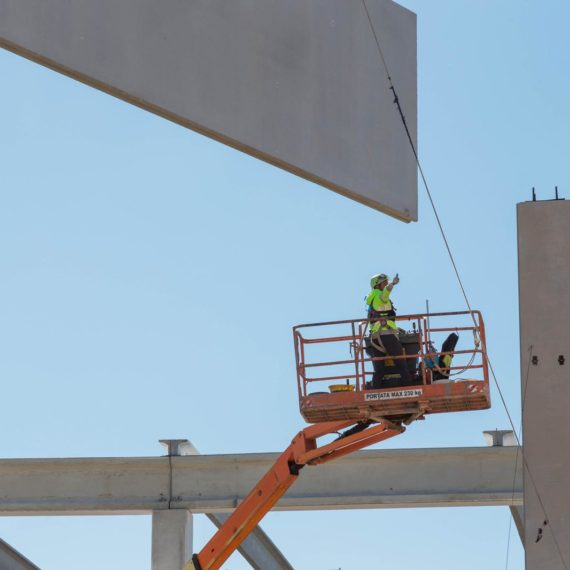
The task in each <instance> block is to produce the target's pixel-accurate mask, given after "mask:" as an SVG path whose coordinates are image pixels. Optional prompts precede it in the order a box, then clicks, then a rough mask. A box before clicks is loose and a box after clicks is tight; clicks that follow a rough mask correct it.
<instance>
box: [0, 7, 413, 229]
mask: <svg viewBox="0 0 570 570" xmlns="http://www.w3.org/2000/svg"><path fill="white" fill-rule="evenodd" d="M367 3H368V8H369V11H370V14H371V18H372V20H373V23H374V26H375V29H376V31H377V35H378V36H379V39H380V42H381V45H382V49H383V51H384V54H385V58H386V61H387V63H388V65H389V67H390V72H391V75H392V79H393V81H394V83H395V85H396V88H397V90H398V95H399V97H400V100H401V103H402V106H403V108H404V113H405V115H406V120H407V123H408V126H409V128H410V131H411V133H412V137H413V138H414V140H415V141H416V144H417V77H416V75H417V73H416V16H415V14H414V13H412V12H410V11H409V10H407V9H405V8H403V7H401V6H400V5H398V4H396V3H394V2H392V1H391V0H367ZM0 47H4V48H6V49H8V50H11V51H13V52H15V53H17V54H19V55H22V56H24V57H27V58H29V59H32V60H33V61H36V62H38V63H41V64H42V65H46V66H48V67H50V68H52V69H54V70H56V71H58V72H61V73H64V74H66V75H68V76H70V77H72V78H74V79H77V80H79V81H82V82H84V83H86V84H88V85H91V86H93V87H96V88H97V89H101V90H102V91H105V92H107V93H110V94H111V95H114V96H116V97H119V98H121V99H124V100H125V101H128V102H129V103H133V104H135V105H138V106H140V107H142V108H144V109H147V110H148V111H151V112H153V113H156V114H158V115H161V116H163V117H166V118H167V119H170V120H172V121H175V122H176V123H179V124H181V125H183V126H185V127H188V128H190V129H193V130H195V131H198V132H200V133H202V134H205V135H207V136H209V137H212V138H214V139H216V140H218V141H221V142H223V143H225V144H228V145H230V146H232V147H235V148H237V149H239V150H241V151H243V152H246V153H248V154H251V155H253V156H255V157H257V158H260V159H262V160H265V161H267V162H270V163H272V164H274V165H276V166H279V167H281V168H284V169H285V170H288V171H290V172H293V173H294V174H296V175H298V176H302V177H304V178H307V179H309V180H312V181H313V182H316V183H317V184H321V185H322V186H325V187H327V188H330V189H331V190H334V191H335V192H338V193H340V194H343V195H344V196H347V197H349V198H352V199H354V200H357V201H359V202H361V203H363V204H366V205H368V206H370V207H373V208H377V209H378V210H381V211H383V212H386V213H388V214H390V215H392V216H395V217H397V218H399V219H402V220H406V221H410V220H416V219H417V170H416V164H415V160H414V157H413V155H412V152H411V149H410V147H409V143H408V141H407V138H406V135H405V133H404V129H403V127H402V124H401V120H400V118H399V116H398V113H397V111H396V108H395V105H394V104H393V94H392V92H391V91H390V90H389V85H388V81H387V78H386V74H385V71H384V69H383V67H382V63H381V60H380V57H379V54H378V51H377V47H376V44H375V41H374V37H373V35H372V32H371V30H370V27H369V23H368V20H367V17H366V12H365V11H364V8H363V5H362V2H361V0H328V1H327V2H323V1H322V0H287V2H283V1H282V0H234V1H232V2H227V1H224V0H162V1H161V2H156V0H121V2H117V1H116V0H97V1H96V2H94V1H93V0H74V1H73V2H69V0H42V1H41V2H39V1H38V0H0Z"/></svg>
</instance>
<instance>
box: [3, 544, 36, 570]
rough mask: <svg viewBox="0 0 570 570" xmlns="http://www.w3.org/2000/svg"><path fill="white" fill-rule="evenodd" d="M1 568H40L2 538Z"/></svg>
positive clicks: (19, 569) (4, 569)
mask: <svg viewBox="0 0 570 570" xmlns="http://www.w3.org/2000/svg"><path fill="white" fill-rule="evenodd" d="M0 568H1V569H2V570H40V569H39V568H38V567H37V566H36V565H35V564H32V563H31V562H30V561H29V560H28V559H27V558H26V557H25V556H22V555H21V554H20V553H19V552H18V551H17V550H15V549H14V548H12V547H11V546H10V545H9V544H8V543H7V542H4V541H3V540H1V539H0Z"/></svg>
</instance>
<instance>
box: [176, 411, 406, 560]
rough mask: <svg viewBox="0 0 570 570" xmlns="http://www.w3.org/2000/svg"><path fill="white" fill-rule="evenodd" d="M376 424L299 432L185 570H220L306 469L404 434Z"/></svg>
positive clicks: (325, 425) (395, 427)
mask: <svg viewBox="0 0 570 570" xmlns="http://www.w3.org/2000/svg"><path fill="white" fill-rule="evenodd" d="M375 422H377V423H376V424H372V425H371V423H372V422H364V423H360V424H356V425H354V421H351V420H347V421H336V422H326V423H322V424H317V425H311V426H309V427H307V428H305V429H304V430H302V431H300V432H299V433H298V434H297V435H296V436H295V437H294V438H293V441H292V442H291V445H290V446H289V447H288V448H287V449H286V450H285V451H284V452H283V453H282V454H281V455H280V456H279V458H278V459H277V461H276V462H275V463H274V464H273V466H272V467H271V469H270V470H269V471H268V472H267V473H266V474H265V475H264V476H263V477H262V478H261V480H260V481H259V482H258V483H257V485H256V486H255V487H254V488H253V490H252V491H251V492H250V493H249V495H248V496H247V497H246V498H245V499H244V500H243V502H242V503H241V504H240V505H239V506H238V507H237V508H236V509H235V511H234V512H233V513H232V514H231V516H230V517H229V518H228V519H227V520H226V522H225V523H224V524H223V525H222V526H221V527H220V529H219V530H218V532H217V533H216V534H215V535H214V536H213V537H212V538H211V539H210V541H209V542H208V543H207V544H206V546H204V548H203V549H202V550H201V552H200V553H199V554H194V556H193V557H192V560H191V561H190V562H188V563H187V564H186V565H185V566H184V568H183V570H217V569H219V568H221V566H222V564H223V563H224V562H225V561H226V560H227V559H228V558H229V557H230V556H231V554H232V553H233V552H234V551H235V550H236V549H237V548H238V546H239V545H240V544H241V543H242V542H243V540H245V538H246V537H247V535H248V534H249V533H250V532H251V531H252V530H253V529H254V528H255V526H256V525H257V524H258V523H259V521H260V520H261V519H262V518H263V517H264V516H265V515H266V514H267V513H268V512H269V511H270V510H271V508H272V507H273V505H275V503H276V502H277V501H278V500H279V499H280V498H281V497H282V496H283V495H284V494H285V493H286V491H287V489H289V487H291V485H293V483H294V482H295V481H296V480H297V477H298V476H299V471H300V470H301V468H302V467H304V466H305V465H318V464H320V463H326V462H327V461H332V460H333V459H337V458H338V457H342V456H343V455H347V454H348V453H352V452H353V451H358V450H359V449H362V448H364V447H367V446H368V445H372V444H374V443H377V442H379V441H382V440H384V439H388V438H390V437H393V436H395V435H398V434H400V433H402V432H403V431H404V430H405V428H404V427H403V426H402V425H399V424H397V423H394V422H391V421H388V420H386V419H384V418H376V419H375ZM352 425H354V427H353V428H352V429H349V430H347V431H346V432H344V433H343V434H341V435H340V437H339V438H337V439H336V440H335V441H333V442H332V443H329V444H327V445H323V446H321V447H319V446H318V445H317V439H318V438H319V437H322V436H324V435H327V434H330V433H335V432H339V431H340V430H343V429H345V428H348V427H349V426H352Z"/></svg>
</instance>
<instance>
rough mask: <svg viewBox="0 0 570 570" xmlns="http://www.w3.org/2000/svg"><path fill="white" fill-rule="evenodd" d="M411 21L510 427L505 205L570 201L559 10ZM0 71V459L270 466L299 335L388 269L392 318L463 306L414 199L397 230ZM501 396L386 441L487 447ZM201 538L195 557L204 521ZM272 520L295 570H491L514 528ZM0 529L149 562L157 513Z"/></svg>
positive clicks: (208, 149) (490, 11)
mask: <svg viewBox="0 0 570 570" xmlns="http://www.w3.org/2000/svg"><path fill="white" fill-rule="evenodd" d="M402 4H404V5H405V6H406V7H408V8H410V9H411V10H413V11H415V12H416V13H417V14H418V76H419V150H420V157H421V161H422V164H423V167H424V170H425V172H426V174H427V176H428V179H429V182H430V184H431V187H432V191H433V194H434V198H435V200H436V202H437V205H438V207H439V211H440V216H441V218H442V221H443V224H444V226H445V228H446V231H447V234H448V237H449V239H450V242H451V246H452V248H453V251H454V253H455V255H456V259H457V262H458V266H459V268H460V271H461V274H462V276H463V278H464V281H465V285H466V288H467V290H468V293H469V295H470V297H471V300H472V304H473V306H474V307H477V308H479V309H481V310H482V311H483V314H484V316H485V317H486V323H487V328H488V347H489V351H490V355H491V358H492V360H493V363H494V366H495V369H496V372H497V375H498V378H499V381H500V383H501V387H502V389H503V391H504V395H505V398H506V400H507V403H508V405H509V409H510V412H511V414H512V416H513V418H514V421H515V424H516V425H518V424H519V422H520V412H519V407H520V393H519V392H520V390H519V382H520V380H519V377H520V376H519V347H518V301H517V274H516V267H517V265H516V225H515V204H516V203H517V202H520V201H524V200H527V199H529V198H530V192H531V187H532V186H536V187H537V192H538V196H539V198H551V197H553V195H554V186H555V185H558V186H559V188H560V192H561V195H562V196H567V197H570V193H569V192H568V188H569V187H570V185H569V181H568V176H569V175H568V171H567V168H566V164H565V162H566V161H565V159H566V158H567V156H566V155H567V140H568V132H570V124H569V123H570V119H569V117H570V113H569V111H570V109H569V105H570V103H569V101H570V97H569V96H568V77H567V69H568V68H569V64H570V61H569V60H570V52H569V49H568V45H567V40H566V37H567V29H566V24H567V22H568V18H569V16H570V13H569V12H570V8H569V6H568V5H567V3H565V2H562V1H561V0H560V1H558V2H555V1H547V2H541V3H538V2H530V1H526V2H525V1H522V0H518V1H514V0H512V1H504V2H500V3H499V2H494V3H491V2H468V1H466V0H465V1H457V0H454V1H451V0H448V1H443V0H442V1H436V2H430V3H425V2H419V1H412V0H406V1H403V2H402ZM0 73H1V74H2V77H3V82H2V87H3V88H2V90H1V91H0V124H1V128H2V137H1V139H0V153H1V154H0V156H1V157H2V169H1V171H0V262H1V264H2V280H1V281H0V306H1V315H2V318H1V320H0V345H1V346H2V351H1V357H0V378H1V379H2V386H3V390H2V392H3V402H4V405H3V413H2V414H1V416H0V450H1V451H0V454H1V455H2V456H3V457H81V456H157V455H161V454H162V448H161V447H160V446H159V445H158V439H160V438H166V437H175V438H189V439H191V440H192V441H193V442H194V443H195V445H196V446H197V447H198V448H199V449H200V450H201V451H202V452H203V453H239V452H261V451H277V450H280V449H282V448H284V447H285V446H286V445H287V443H288V442H289V440H290V439H291V437H292V436H293V435H294V434H295V433H296V432H297V431H298V430H299V429H301V427H302V426H303V421H302V418H301V417H300V415H299V414H298V404H297V394H296V385H295V374H294V357H293V348H292V343H291V327H292V326H293V325H295V324H298V323H300V322H316V321H325V320H336V319H342V318H356V317H359V316H360V315H361V314H362V309H363V304H362V299H363V296H364V295H365V294H366V293H367V285H368V279H369V276H370V275H371V274H373V273H377V272H380V271H382V272H387V273H389V274H394V273H396V272H398V273H399V275H400V278H401V283H400V285H399V286H398V288H397V289H396V291H395V298H396V300H397V306H398V309H399V311H400V313H404V312H406V313H407V312H417V311H421V310H422V309H423V307H424V306H425V299H426V298H429V300H430V305H431V308H432V310H434V311H445V310H461V309H463V308H464V303H463V300H462V297H461V294H460V291H459V288H458V286H457V283H456V281H455V277H454V275H453V272H452V269H451V267H450V264H449V261H448V259H447V257H446V253H445V250H444V248H443V243H442V240H441V237H440V236H439V234H438V231H437V228H436V225H435V222H434V218H433V215H432V213H431V211H430V210H429V206H428V204H427V201H426V196H425V192H424V190H423V189H420V221H419V222H418V223H416V224H409V225H406V224H402V223H401V222H397V221H395V220H392V219H390V218H388V217H386V216H383V215H381V214H379V213H378V212H375V211H373V210H369V209H367V208H365V207H364V206H361V205H359V204H356V203H353V202H351V201H349V200H347V199H345V198H342V197H340V196H338V195H336V194H333V193H332V192H329V191H328V190H325V189H322V188H320V187H317V186H315V185H313V184H311V183H309V182H306V181H304V180H301V179H298V178H296V177H294V176H293V175H291V174H288V173H286V172H283V171H280V170H278V169H276V168H274V167H271V166H269V165H266V164H264V163H261V162H258V161H256V160H255V159H253V158H250V157H248V156H246V155H243V154H240V153H239V152H237V151H234V150H232V149H229V148H227V147H224V146H223V145H221V144H219V143H216V142H213V141H211V140H209V139H206V138H204V137H201V136H199V135H197V134H195V133H192V132H190V131H187V130H185V129H183V128H181V127H179V126H177V125H174V124H171V123H168V122H166V121H164V120H163V119H160V118H158V117H156V116H153V115H151V114H149V113H146V112H144V111H141V110H140V109H137V108H134V107H132V106H129V105H128V104H126V103H123V102H121V101H118V100H116V99H113V98H111V97H109V96H107V95H105V94H103V93H100V92H97V91H95V90H93V89H91V88H88V87H86V86H84V85H81V84H79V83H75V82H74V81H72V80H70V79H68V78H65V77H63V76H59V75H57V74H55V73H53V72H51V71H49V70H47V69H44V68H42V67H40V66H38V65H36V64H33V63H31V62H28V61H26V60H23V59H21V58H18V57H17V56H15V55H12V54H10V53H8V52H4V51H2V52H0ZM493 396H494V406H493V408H492V409H491V410H488V411H484V412H474V413H464V414H447V415H442V416H439V417H433V418H429V420H428V421H426V422H422V423H420V424H418V425H415V426H412V427H411V428H410V429H409V430H408V432H406V434H405V435H404V436H402V437H399V438H396V439H394V440H391V441H389V442H386V443H385V445H384V447H406V448H414V447H446V446H479V445H484V442H483V438H482V435H481V432H482V431H483V430H486V429H494V428H499V429H501V428H502V429H505V428H508V427H509V425H508V420H507V417H506V414H505V411H504V409H503V407H502V405H501V403H500V401H499V398H498V397H497V393H496V390H495V389H494V388H493ZM195 525H196V532H195V542H196V547H197V548H198V547H199V546H200V544H201V543H203V542H204V541H205V540H206V539H207V538H209V536H210V534H211V533H212V530H213V527H212V526H211V525H210V523H209V522H208V521H207V520H203V517H195ZM263 527H264V528H265V529H266V530H267V532H268V533H269V534H270V536H271V537H272V538H273V539H274V541H275V542H276V543H277V545H278V546H279V547H280V548H281V549H282V550H283V552H284V553H285V554H286V555H287V556H288V558H289V559H290V561H291V563H292V564H293V565H294V566H295V568H298V569H300V570H332V569H333V568H342V570H353V569H359V568H364V567H366V568H376V567H377V566H380V565H382V566H388V565H395V564H398V565H399V566H404V567H412V568H413V567H419V566H420V564H421V565H422V567H424V568H436V567H437V568H440V569H441V568H445V569H456V568H462V569H465V570H470V569H479V568H481V567H485V568H488V569H490V570H494V569H497V570H499V569H503V568H505V567H506V564H505V555H506V550H507V532H508V528H509V515H508V512H507V509H506V508H469V509H416V510H413V511H412V510H406V511H404V510H402V511H392V510H371V511H355V512H349V511H339V512H327V513H314V512H313V513H275V514H270V515H269V516H268V517H267V518H266V520H265V521H264V523H263ZM0 537H2V538H3V539H4V540H6V541H8V542H9V543H11V544H13V545H14V546H15V547H16V548H18V549H20V550H21V551H22V552H23V553H24V554H26V555H27V556H28V557H29V558H30V559H32V560H33V561H34V562H35V563H36V564H38V565H39V566H40V567H42V569H44V570H55V569H57V570H67V569H75V568H77V567H78V566H79V565H81V567H82V568H84V569H85V570H92V569H96V568H97V569H99V568H103V567H104V568H109V569H115V568H117V569H118V568H121V569H131V568H132V569H135V568H136V569H138V568H149V567H150V519H149V518H148V517H114V518H112V517H77V518H75V517H74V518H10V519H6V518H4V519H0ZM86 553H88V555H87V556H86ZM227 568H230V569H231V570H240V569H244V568H247V565H246V564H245V563H244V562H243V561H242V560H240V558H239V557H234V558H233V559H232V560H231V562H230V563H228V565H227ZM521 568H523V553H522V549H521V547H520V542H519V539H518V536H516V533H515V532H514V531H513V533H512V535H511V548H510V560H509V565H508V569H521Z"/></svg>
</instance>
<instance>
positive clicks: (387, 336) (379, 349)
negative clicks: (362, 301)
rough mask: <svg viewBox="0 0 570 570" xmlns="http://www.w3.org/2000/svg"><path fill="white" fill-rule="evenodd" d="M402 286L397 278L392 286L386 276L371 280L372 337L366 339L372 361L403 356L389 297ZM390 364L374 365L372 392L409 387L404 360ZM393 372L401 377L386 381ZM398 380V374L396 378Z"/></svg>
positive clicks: (369, 308) (376, 363) (409, 380)
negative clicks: (395, 387)
mask: <svg viewBox="0 0 570 570" xmlns="http://www.w3.org/2000/svg"><path fill="white" fill-rule="evenodd" d="M399 282H400V279H399V277H398V274H396V276H395V277H394V279H392V281H391V282H390V280H389V278H388V276H387V275H385V274H384V273H380V274H378V275H374V276H373V277H372V278H371V279H370V287H371V288H372V290H371V291H370V293H369V294H368V296H367V297H366V305H367V306H368V320H369V321H370V322H369V327H370V336H369V337H368V338H367V339H366V346H365V348H366V352H367V354H368V356H370V357H372V358H379V357H386V356H402V355H403V354H404V350H403V348H402V344H401V343H400V340H399V338H398V334H399V330H398V327H397V326H396V323H395V322H394V320H393V318H394V317H395V316H396V310H395V307H394V305H393V304H392V300H391V299H390V294H391V293H392V289H393V288H394V286H395V285H397V284H398V283H399ZM388 364H389V363H388V361H386V360H383V361H375V360H373V361H372V365H373V366H374V374H373V376H372V388H387V387H391V386H409V385H410V384H411V383H412V378H411V376H410V373H409V371H408V366H407V363H406V359H405V358H400V359H394V360H392V361H391V362H390V364H391V366H389V365H388ZM390 368H392V369H393V371H394V372H395V373H397V375H398V376H399V377H397V378H390V379H387V378H385V376H386V375H390ZM394 376H396V374H394Z"/></svg>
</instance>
